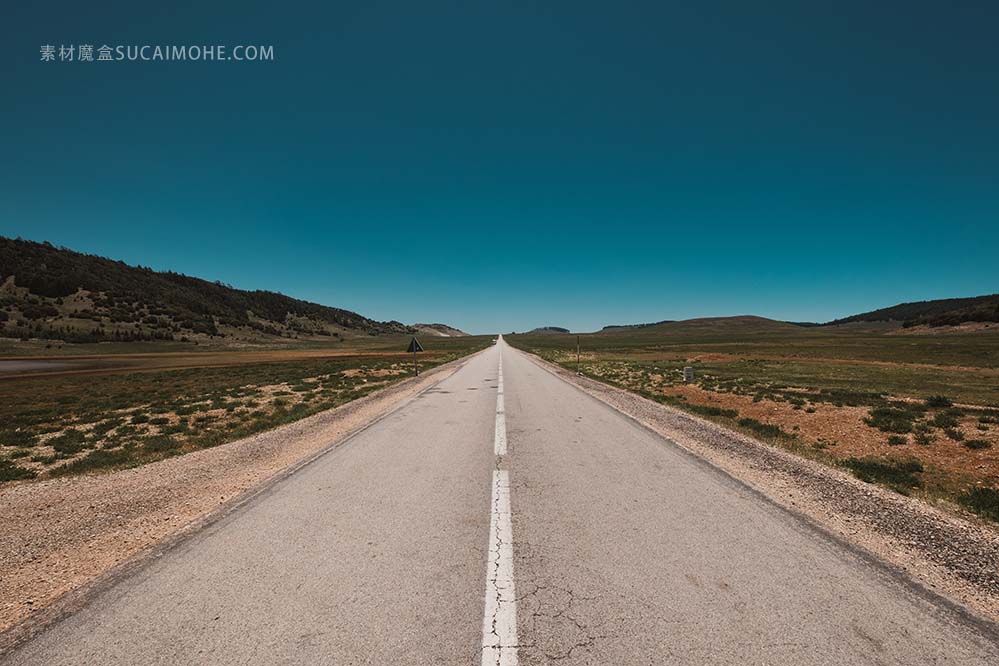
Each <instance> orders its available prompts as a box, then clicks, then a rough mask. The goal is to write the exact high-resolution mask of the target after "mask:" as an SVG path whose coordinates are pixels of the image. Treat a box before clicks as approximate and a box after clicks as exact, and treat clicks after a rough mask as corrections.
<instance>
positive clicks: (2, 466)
mask: <svg viewBox="0 0 999 666" xmlns="http://www.w3.org/2000/svg"><path fill="white" fill-rule="evenodd" d="M33 478H35V472H34V471H33V470H30V469H27V468H24V467H21V466H20V465H15V464H14V463H12V462H11V461H9V460H0V483H3V482H5V481H19V480H21V479H33Z"/></svg>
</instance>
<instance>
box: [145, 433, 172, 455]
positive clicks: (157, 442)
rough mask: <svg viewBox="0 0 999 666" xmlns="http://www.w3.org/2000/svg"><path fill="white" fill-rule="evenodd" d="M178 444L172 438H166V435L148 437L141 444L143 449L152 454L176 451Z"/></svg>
mask: <svg viewBox="0 0 999 666" xmlns="http://www.w3.org/2000/svg"><path fill="white" fill-rule="evenodd" d="M180 446H181V445H180V442H178V441H177V440H175V439H174V438H173V437H167V436H166V435H159V436H157V437H150V438H149V439H147V440H146V441H145V442H144V443H143V447H144V448H145V449H146V450H147V451H150V452H152V453H165V452H167V451H176V450H177V449H179V448H180Z"/></svg>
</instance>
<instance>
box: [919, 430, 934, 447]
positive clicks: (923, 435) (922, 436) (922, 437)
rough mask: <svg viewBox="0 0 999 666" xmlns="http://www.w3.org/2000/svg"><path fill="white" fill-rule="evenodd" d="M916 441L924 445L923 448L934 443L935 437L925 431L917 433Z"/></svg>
mask: <svg viewBox="0 0 999 666" xmlns="http://www.w3.org/2000/svg"><path fill="white" fill-rule="evenodd" d="M915 439H916V444H922V445H923V446H929V445H930V444H932V443H933V435H931V434H930V433H928V432H925V431H920V432H917V433H916V436H915Z"/></svg>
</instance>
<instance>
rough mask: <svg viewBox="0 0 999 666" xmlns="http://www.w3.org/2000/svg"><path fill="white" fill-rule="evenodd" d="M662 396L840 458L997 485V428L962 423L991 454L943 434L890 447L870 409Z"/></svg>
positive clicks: (716, 395) (694, 394) (685, 389)
mask: <svg viewBox="0 0 999 666" xmlns="http://www.w3.org/2000/svg"><path fill="white" fill-rule="evenodd" d="M664 393H666V394H671V395H682V396H684V398H686V399H687V401H688V402H690V403H691V404H697V405H713V406H716V407H721V408H724V409H735V410H737V411H738V412H739V416H740V417H748V418H754V419H757V420H759V421H761V422H763V423H773V424H776V425H779V426H780V427H781V428H782V429H783V430H785V431H787V432H791V433H794V434H796V435H798V436H799V437H800V438H802V439H803V440H805V442H806V443H807V444H819V445H820V446H823V447H825V448H824V450H825V452H826V453H829V454H831V455H833V456H835V457H837V458H851V457H858V458H859V457H865V456H885V455H889V454H890V455H907V456H912V457H914V458H918V459H919V460H920V461H921V462H923V463H924V464H928V465H934V466H936V467H939V468H942V469H946V470H950V471H956V472H958V473H961V474H967V475H968V476H972V477H977V478H983V479H990V480H991V481H992V482H999V428H997V427H994V426H993V427H992V428H991V429H990V430H988V431H984V432H982V431H979V430H977V428H976V427H975V419H973V418H965V419H964V420H963V421H962V423H961V426H960V430H961V432H962V433H963V434H964V436H965V438H966V439H983V440H985V441H987V442H991V443H992V448H987V449H978V450H973V449H969V448H967V447H965V446H963V445H962V444H961V442H955V441H953V440H951V439H949V438H948V437H946V436H945V435H944V434H942V433H940V432H937V433H935V434H934V441H933V443H932V444H929V445H920V444H915V443H913V442H912V438H911V437H908V439H909V443H908V444H903V445H891V444H888V434H887V433H884V432H881V431H880V430H877V429H876V428H872V427H871V426H869V425H867V424H866V423H864V418H865V417H866V416H867V415H868V412H869V408H868V407H837V406H835V405H831V404H824V403H815V404H813V405H811V406H810V408H812V409H814V410H815V412H814V413H808V412H806V411H805V410H803V409H794V408H793V406H792V405H791V404H790V403H787V402H774V401H772V400H765V399H764V400H760V401H759V402H753V399H752V397H750V396H743V395H736V394H732V393H720V392H715V391H707V390H705V389H702V388H700V387H699V386H691V385H686V386H674V387H670V388H668V389H664Z"/></svg>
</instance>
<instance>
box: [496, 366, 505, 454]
mask: <svg viewBox="0 0 999 666" xmlns="http://www.w3.org/2000/svg"><path fill="white" fill-rule="evenodd" d="M496 377H497V379H496V388H497V389H498V390H497V392H496V438H495V445H494V446H493V451H494V452H495V453H496V455H498V456H505V455H506V405H505V403H504V402H503V357H502V356H500V360H499V373H498V374H497V375H496Z"/></svg>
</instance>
